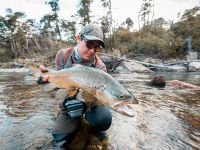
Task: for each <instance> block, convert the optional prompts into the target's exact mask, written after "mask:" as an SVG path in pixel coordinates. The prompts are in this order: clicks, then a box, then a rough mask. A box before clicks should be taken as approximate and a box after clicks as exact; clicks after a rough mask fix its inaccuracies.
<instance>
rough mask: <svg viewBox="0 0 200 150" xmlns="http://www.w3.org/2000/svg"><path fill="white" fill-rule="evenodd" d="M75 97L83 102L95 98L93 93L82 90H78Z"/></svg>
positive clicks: (92, 100)
mask: <svg viewBox="0 0 200 150" xmlns="http://www.w3.org/2000/svg"><path fill="white" fill-rule="evenodd" d="M76 98H77V99H79V100H81V101H84V102H94V101H96V100H97V98H96V97H95V96H94V95H93V94H91V93H89V92H87V91H84V90H80V92H79V93H78V94H77V96H76Z"/></svg>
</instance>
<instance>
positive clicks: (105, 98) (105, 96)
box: [97, 86, 138, 107]
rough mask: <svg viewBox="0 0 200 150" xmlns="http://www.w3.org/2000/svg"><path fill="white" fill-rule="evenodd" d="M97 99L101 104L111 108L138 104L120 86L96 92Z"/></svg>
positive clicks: (134, 98)
mask: <svg viewBox="0 0 200 150" xmlns="http://www.w3.org/2000/svg"><path fill="white" fill-rule="evenodd" d="M97 98H98V99H99V101H100V102H101V103H103V104H108V105H110V106H111V107H115V106H119V105H127V104H138V100H137V98H136V97H135V96H134V95H133V94H131V93H130V92H129V91H128V90H127V89H125V88H124V87H122V86H117V87H111V88H110V87H109V88H105V89H104V90H103V91H101V92H97Z"/></svg>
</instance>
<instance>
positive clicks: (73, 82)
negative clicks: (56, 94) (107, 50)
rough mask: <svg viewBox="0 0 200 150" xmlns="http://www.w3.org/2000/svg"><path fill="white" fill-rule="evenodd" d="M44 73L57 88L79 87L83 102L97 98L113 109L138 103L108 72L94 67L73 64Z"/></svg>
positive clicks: (71, 89)
mask: <svg viewBox="0 0 200 150" xmlns="http://www.w3.org/2000/svg"><path fill="white" fill-rule="evenodd" d="M45 75H47V76H48V82H50V83H52V84H54V86H56V87H58V88H66V89H67V90H68V91H74V90H76V89H81V90H82V91H83V92H82V97H87V98H83V99H84V101H85V102H92V101H94V100H95V99H97V100H98V102H99V103H101V104H103V105H109V106H111V108H112V109H113V110H115V111H117V110H119V108H120V107H119V106H124V105H128V104H138V100H137V98H136V97H135V96H134V95H133V94H132V93H130V92H129V91H128V90H127V89H126V88H125V87H124V86H122V84H120V83H119V82H118V81H117V80H116V79H115V78H113V77H112V76H111V75H110V74H108V73H106V72H104V71H102V70H99V69H96V68H92V67H88V66H83V65H75V66H73V67H70V68H66V69H62V70H59V71H51V72H47V73H45ZM88 97H89V98H88ZM87 100H88V101H87ZM122 110H123V109H122ZM122 110H120V111H119V112H122ZM125 114H126V113H125Z"/></svg>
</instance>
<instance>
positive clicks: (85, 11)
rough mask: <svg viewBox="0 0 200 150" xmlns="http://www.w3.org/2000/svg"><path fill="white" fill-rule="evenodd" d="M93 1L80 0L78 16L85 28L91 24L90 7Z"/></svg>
mask: <svg viewBox="0 0 200 150" xmlns="http://www.w3.org/2000/svg"><path fill="white" fill-rule="evenodd" d="M92 2H93V0H79V4H78V15H79V16H80V18H81V22H80V24H81V25H83V26H85V25H86V24H89V23H90V22H91V17H90V12H91V11H90V6H91V3H92Z"/></svg>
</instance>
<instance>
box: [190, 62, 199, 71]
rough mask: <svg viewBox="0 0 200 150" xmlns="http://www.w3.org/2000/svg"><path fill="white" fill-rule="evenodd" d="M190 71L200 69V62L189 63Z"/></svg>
mask: <svg viewBox="0 0 200 150" xmlns="http://www.w3.org/2000/svg"><path fill="white" fill-rule="evenodd" d="M188 71H189V72H195V71H200V62H191V63H189V65H188Z"/></svg>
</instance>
